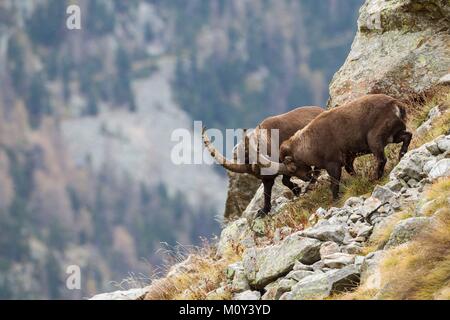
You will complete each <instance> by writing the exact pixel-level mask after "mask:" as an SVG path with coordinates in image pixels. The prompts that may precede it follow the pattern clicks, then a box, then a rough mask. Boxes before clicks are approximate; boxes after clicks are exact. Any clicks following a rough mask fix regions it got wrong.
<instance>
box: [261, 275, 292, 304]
mask: <svg viewBox="0 0 450 320" xmlns="http://www.w3.org/2000/svg"><path fill="white" fill-rule="evenodd" d="M296 283H297V281H295V280H292V279H280V280H278V281H276V282H272V283H271V284H268V285H267V286H266V287H265V288H264V290H265V293H264V294H263V296H262V297H261V300H278V299H280V297H281V296H282V295H283V294H284V293H286V292H288V291H291V288H292V286H293V285H295V284H296Z"/></svg>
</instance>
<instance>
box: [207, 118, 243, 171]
mask: <svg viewBox="0 0 450 320" xmlns="http://www.w3.org/2000/svg"><path fill="white" fill-rule="evenodd" d="M202 138H203V143H204V144H205V147H206V149H207V150H208V151H209V153H210V154H211V156H212V157H213V158H214V159H215V160H216V162H217V163H218V164H220V165H221V166H222V167H224V168H225V169H227V170H230V171H233V172H236V173H248V171H249V170H248V166H247V165H245V164H238V163H233V162H231V161H229V160H228V159H227V158H225V157H224V156H223V155H222V154H221V153H220V152H219V151H218V150H217V149H216V148H214V146H213V145H212V143H211V141H210V140H209V137H208V135H207V134H206V127H203V129H202Z"/></svg>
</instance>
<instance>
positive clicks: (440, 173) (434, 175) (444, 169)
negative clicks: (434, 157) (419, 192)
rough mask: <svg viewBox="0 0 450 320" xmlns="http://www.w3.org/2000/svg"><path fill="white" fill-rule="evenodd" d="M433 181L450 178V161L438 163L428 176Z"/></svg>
mask: <svg viewBox="0 0 450 320" xmlns="http://www.w3.org/2000/svg"><path fill="white" fill-rule="evenodd" d="M428 176H429V177H430V178H431V179H438V178H442V177H448V176H450V159H442V160H440V161H438V162H437V163H436V164H435V165H434V166H433V168H432V169H431V170H430V173H429V175H428Z"/></svg>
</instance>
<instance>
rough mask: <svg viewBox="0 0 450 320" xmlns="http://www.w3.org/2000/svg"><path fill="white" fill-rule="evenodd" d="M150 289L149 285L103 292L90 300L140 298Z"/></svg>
mask: <svg viewBox="0 0 450 320" xmlns="http://www.w3.org/2000/svg"><path fill="white" fill-rule="evenodd" d="M148 290H149V289H148V287H147V288H138V289H130V290H120V291H114V292H109V293H101V294H97V295H95V296H93V297H92V298H90V299H89V300H139V299H141V298H143V297H144V296H145V294H146V293H147V292H148Z"/></svg>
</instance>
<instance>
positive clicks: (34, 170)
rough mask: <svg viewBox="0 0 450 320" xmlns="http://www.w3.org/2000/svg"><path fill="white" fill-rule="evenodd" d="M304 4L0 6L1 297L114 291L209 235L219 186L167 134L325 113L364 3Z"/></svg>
mask: <svg viewBox="0 0 450 320" xmlns="http://www.w3.org/2000/svg"><path fill="white" fill-rule="evenodd" d="M68 3H71V4H78V5H80V7H81V12H82V30H72V31H69V30H68V29H67V28H66V27H65V19H66V6H67V4H68ZM314 3H315V1H306V0H305V1H300V2H292V1H288V0H286V1H284V0H283V1H279V0H276V1H275V0H274V1H264V3H262V2H261V1H259V0H251V1H245V2H242V1H237V0H236V1H226V2H224V1H219V0H214V1H208V5H205V2H204V1H197V0H195V1H189V2H187V1H186V2H183V1H182V2H180V1H157V0H145V1H144V0H141V1H118V0H95V1H88V0H78V1H63V0H40V1H34V0H23V1H13V0H3V1H0V83H1V86H0V115H1V117H0V227H1V229H2V230H5V231H4V232H3V234H2V235H1V236H0V297H1V298H61V297H64V298H81V297H84V296H89V295H91V294H92V293H94V292H99V291H103V290H105V291H106V290H111V289H112V288H113V287H115V286H114V285H113V284H112V283H114V281H119V280H121V279H123V278H126V277H127V275H128V274H129V273H132V274H134V275H135V278H137V279H139V278H140V277H143V278H144V279H146V278H147V275H148V274H149V273H150V274H151V273H153V272H155V270H157V269H158V268H157V266H158V265H160V264H161V263H162V261H163V258H162V257H161V255H160V254H158V253H156V252H157V251H158V249H161V248H166V247H167V246H168V247H171V246H173V245H175V244H177V243H182V244H185V245H191V244H199V243H200V237H201V236H202V237H205V236H206V237H209V236H211V235H212V234H214V233H217V232H219V231H220V230H219V222H218V221H217V220H218V219H217V216H221V215H222V211H223V206H224V198H225V194H226V185H225V184H226V181H225V178H224V176H223V174H221V173H220V172H219V171H216V170H215V169H214V168H213V167H210V166H204V165H195V166H194V165H188V166H187V165H186V166H184V165H183V166H180V165H174V164H173V163H172V162H171V159H170V154H171V151H172V147H173V146H174V142H173V141H171V134H172V132H173V130H174V129H177V128H186V129H188V130H189V131H191V130H192V121H193V120H203V121H204V122H205V124H207V125H208V126H210V127H211V126H217V127H219V128H223V127H225V126H230V125H232V126H233V127H242V126H244V125H248V126H249V125H252V124H254V123H256V122H257V121H259V120H260V118H261V117H262V116H264V115H266V114H268V113H274V112H278V111H279V110H286V109H288V108H291V107H292V106H293V105H297V104H306V103H310V102H311V101H314V102H316V103H319V104H322V105H323V104H325V97H326V87H327V83H328V80H329V78H330V77H331V75H332V74H333V72H335V70H336V68H337V66H338V65H339V63H340V60H341V59H342V58H343V57H344V56H345V54H346V52H347V50H348V47H349V45H350V41H351V38H352V37H353V33H354V31H355V28H354V24H353V23H352V20H354V19H356V11H357V9H358V7H359V5H360V4H361V2H360V1H352V2H349V3H348V4H347V3H346V4H345V5H344V6H337V5H336V1H335V0H327V1H323V2H321V5H320V6H319V7H317V6H316V5H313V4H314ZM317 17H321V18H322V19H321V20H323V21H327V22H326V23H325V24H322V23H319V22H318V20H317ZM318 39H319V40H321V41H319V42H317V41H316V40H318ZM329 39H335V41H332V42H331V41H329ZM313 40H314V41H313ZM261 52H263V53H264V54H261ZM321 60H322V61H326V63H318V62H319V61H321ZM275 87H276V88H277V89H276V90H275V91H273V93H270V94H267V93H268V92H269V91H270V92H272V90H268V89H269V88H275ZM283 88H285V89H288V90H285V89H283ZM230 108H232V110H233V112H230ZM234 111H235V112H234ZM236 119H239V121H237V120H236ZM193 152H194V151H193ZM196 152H199V151H197V150H196ZM205 186H207V187H205ZM73 264H75V265H78V266H80V268H81V270H82V275H83V280H82V288H81V290H72V291H71V290H67V288H66V286H65V279H66V277H67V274H66V268H67V266H69V265H73ZM137 281H138V280H137Z"/></svg>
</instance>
